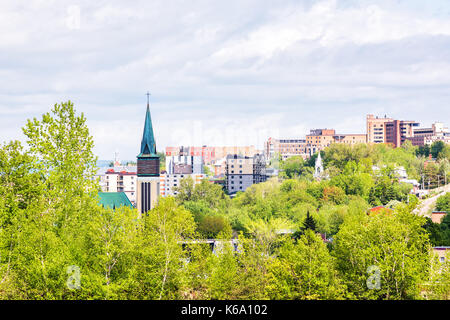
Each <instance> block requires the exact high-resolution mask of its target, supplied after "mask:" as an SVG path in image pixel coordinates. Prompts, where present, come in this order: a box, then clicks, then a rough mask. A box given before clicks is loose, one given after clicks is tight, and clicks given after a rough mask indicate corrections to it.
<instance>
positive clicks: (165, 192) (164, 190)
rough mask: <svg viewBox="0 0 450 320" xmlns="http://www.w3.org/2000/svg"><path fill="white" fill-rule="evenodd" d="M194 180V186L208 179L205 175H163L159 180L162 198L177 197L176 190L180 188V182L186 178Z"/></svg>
mask: <svg viewBox="0 0 450 320" xmlns="http://www.w3.org/2000/svg"><path fill="white" fill-rule="evenodd" d="M189 177H190V178H192V180H193V181H194V185H196V184H199V183H200V182H202V180H203V179H205V178H206V175H205V174H192V173H190V174H161V175H160V180H159V186H160V189H159V190H160V195H161V197H166V196H175V195H177V193H178V192H177V191H176V188H177V187H179V186H180V182H181V180H182V179H185V178H189Z"/></svg>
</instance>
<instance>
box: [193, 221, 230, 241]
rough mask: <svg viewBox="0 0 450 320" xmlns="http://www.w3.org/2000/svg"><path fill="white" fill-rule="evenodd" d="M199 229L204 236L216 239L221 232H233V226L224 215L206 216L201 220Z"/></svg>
mask: <svg viewBox="0 0 450 320" xmlns="http://www.w3.org/2000/svg"><path fill="white" fill-rule="evenodd" d="M198 231H199V232H200V233H201V234H202V235H203V236H204V237H206V238H209V239H214V238H215V237H216V236H217V235H218V234H219V233H220V232H226V231H229V232H231V226H230V224H229V223H228V221H227V220H226V219H225V218H224V217H220V216H206V217H204V218H203V219H202V220H201V221H200V223H199V226H198Z"/></svg>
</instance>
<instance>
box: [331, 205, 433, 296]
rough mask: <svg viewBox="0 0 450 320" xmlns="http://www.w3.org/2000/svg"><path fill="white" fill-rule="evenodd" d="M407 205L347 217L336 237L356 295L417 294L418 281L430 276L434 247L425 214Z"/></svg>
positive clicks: (340, 261) (342, 270)
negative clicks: (411, 210) (360, 215)
mask: <svg viewBox="0 0 450 320" xmlns="http://www.w3.org/2000/svg"><path fill="white" fill-rule="evenodd" d="M405 208H406V207H399V206H398V207H397V208H396V211H395V212H393V213H391V212H381V213H379V214H376V215H370V216H367V215H366V216H362V217H359V218H358V219H347V220H345V221H344V223H343V224H342V226H341V228H340V230H339V232H338V233H337V235H336V236H335V238H334V243H333V248H334V249H333V251H332V252H333V255H334V256H335V257H336V259H337V265H338V270H339V272H340V275H341V277H342V278H343V279H344V283H345V284H346V285H347V287H348V288H349V290H350V292H351V293H352V294H354V295H355V297H356V298H357V299H414V298H417V297H418V295H419V292H418V284H420V283H423V282H424V281H425V280H426V278H427V277H428V270H429V260H428V256H429V248H430V247H429V242H428V235H427V233H426V231H425V229H424V228H423V227H422V226H423V224H424V223H425V219H424V218H422V217H419V216H415V215H413V214H411V213H410V212H409V211H408V210H406V209H405ZM355 244H357V245H355Z"/></svg>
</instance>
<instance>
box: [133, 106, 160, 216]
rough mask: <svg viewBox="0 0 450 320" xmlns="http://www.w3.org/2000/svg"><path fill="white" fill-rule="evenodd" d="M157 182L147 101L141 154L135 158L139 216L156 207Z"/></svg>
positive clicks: (153, 143)
mask: <svg viewBox="0 0 450 320" xmlns="http://www.w3.org/2000/svg"><path fill="white" fill-rule="evenodd" d="M159 181H160V177H159V156H158V155H157V154H156V143H155V137H154V135H153V126H152V118H151V116H150V105H149V101H148V99H147V113H146V115H145V125H144V132H143V136H142V142H141V152H140V153H139V155H138V156H137V190H136V192H137V193H136V207H137V209H138V211H139V213H140V214H143V213H146V212H147V211H149V210H151V209H153V208H154V207H155V206H156V205H157V203H158V198H159V194H160V190H159V189H160V186H159V183H160V182H159Z"/></svg>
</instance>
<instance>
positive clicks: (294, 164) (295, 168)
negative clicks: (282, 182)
mask: <svg viewBox="0 0 450 320" xmlns="http://www.w3.org/2000/svg"><path fill="white" fill-rule="evenodd" d="M304 167H305V161H304V160H303V158H302V157H301V156H295V157H290V158H288V159H286V160H285V161H282V162H281V170H282V172H284V174H285V176H286V177H287V178H289V179H290V178H294V177H298V176H300V175H302V173H303V172H304V170H305V169H304Z"/></svg>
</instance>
